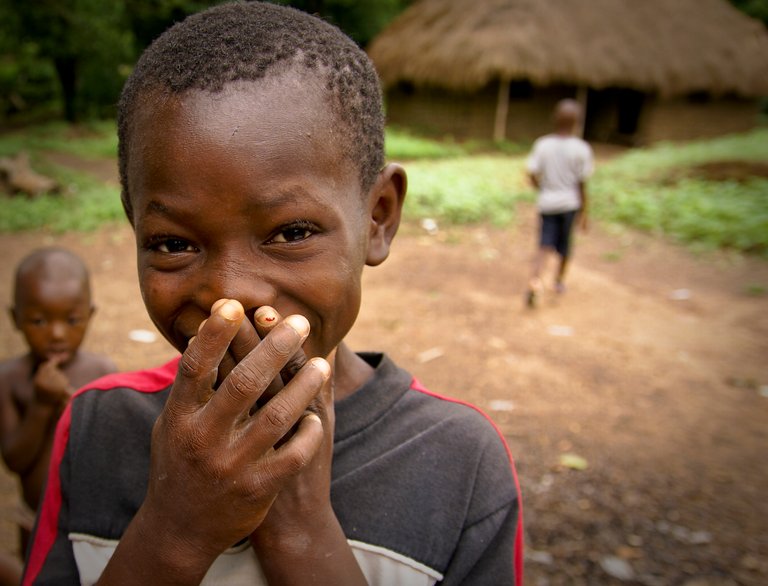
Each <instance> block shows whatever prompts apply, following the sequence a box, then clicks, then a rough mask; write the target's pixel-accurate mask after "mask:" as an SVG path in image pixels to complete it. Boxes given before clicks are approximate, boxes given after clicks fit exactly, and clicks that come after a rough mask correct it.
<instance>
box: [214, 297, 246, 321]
mask: <svg viewBox="0 0 768 586" xmlns="http://www.w3.org/2000/svg"><path fill="white" fill-rule="evenodd" d="M217 311H218V314H219V315H220V316H221V317H223V318H224V319H228V320H229V321H234V320H236V319H238V318H239V317H240V316H241V315H242V313H243V306H242V305H240V302H239V301H235V300H234V299H227V300H226V301H225V302H224V303H223V304H222V305H221V306H220V307H219V308H218V309H217Z"/></svg>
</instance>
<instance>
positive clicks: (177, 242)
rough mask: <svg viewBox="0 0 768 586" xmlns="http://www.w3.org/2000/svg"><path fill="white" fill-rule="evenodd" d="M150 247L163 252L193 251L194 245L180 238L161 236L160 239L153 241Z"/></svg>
mask: <svg viewBox="0 0 768 586" xmlns="http://www.w3.org/2000/svg"><path fill="white" fill-rule="evenodd" d="M151 248H152V249H153V250H156V251H157V252H165V253H169V254H174V253H179V252H194V251H195V247H194V246H192V245H191V244H190V243H189V242H187V241H186V240H182V239H181V238H163V239H162V240H158V241H157V242H155V243H154V244H153V245H152V246H151Z"/></svg>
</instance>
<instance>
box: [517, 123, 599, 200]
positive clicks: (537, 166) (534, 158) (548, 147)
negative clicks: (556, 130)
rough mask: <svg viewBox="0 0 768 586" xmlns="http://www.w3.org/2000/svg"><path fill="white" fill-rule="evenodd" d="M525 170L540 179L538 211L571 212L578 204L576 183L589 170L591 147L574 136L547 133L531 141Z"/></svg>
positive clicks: (586, 175) (588, 173)
mask: <svg viewBox="0 0 768 586" xmlns="http://www.w3.org/2000/svg"><path fill="white" fill-rule="evenodd" d="M526 166H527V168H528V172H529V173H531V174H532V175H535V176H536V177H537V178H538V181H539V199H538V202H537V205H538V208H539V211H540V212H541V213H543V214H559V213H562V212H571V211H574V210H578V209H579V208H580V207H581V199H580V197H579V183H582V182H583V181H586V179H587V178H588V177H589V176H590V175H591V174H592V170H593V168H594V161H593V155H592V148H591V147H590V146H589V144H587V143H586V142H585V141H583V140H582V139H580V138H578V137H576V136H563V135H559V134H548V135H546V136H542V137H541V138H539V139H537V140H536V142H534V143H533V149H532V150H531V154H530V156H529V157H528V161H527V165H526Z"/></svg>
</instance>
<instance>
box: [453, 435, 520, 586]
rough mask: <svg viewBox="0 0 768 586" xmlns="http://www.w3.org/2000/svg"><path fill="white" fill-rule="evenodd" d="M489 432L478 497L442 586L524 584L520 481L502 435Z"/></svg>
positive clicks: (477, 482)
mask: <svg viewBox="0 0 768 586" xmlns="http://www.w3.org/2000/svg"><path fill="white" fill-rule="evenodd" d="M494 427H495V426H494ZM497 434H498V435H497ZM491 435H492V436H494V437H492V439H491V438H490V437H489V441H488V442H487V443H486V445H485V446H484V448H483V455H482V457H481V459H480V462H479V465H478V468H477V476H476V479H475V490H474V493H475V497H474V499H473V502H472V504H471V505H470V510H469V511H468V515H467V520H466V525H465V527H464V529H463V531H462V533H461V537H460V540H459V542H458V544H457V546H456V549H455V553H454V556H453V559H452V560H451V563H450V565H449V567H448V568H447V569H446V572H445V577H444V579H443V581H442V582H441V584H442V585H443V586H447V585H453V584H455V585H461V586H486V585H487V586H492V585H493V586H501V585H509V586H515V585H516V586H520V585H521V584H522V583H523V582H522V571H523V519H522V502H521V498H520V486H519V483H518V480H517V474H516V472H515V467H514V462H513V461H512V456H511V454H510V451H509V448H508V447H507V444H506V442H505V440H504V438H503V437H502V436H501V434H500V433H498V431H496V433H495V434H494V432H491V433H490V434H489V436H491ZM492 504H493V507H492V508H489V507H490V506H491V505H492ZM481 511H482V513H481V514H480V516H479V517H478V514H479V513H480V512H481Z"/></svg>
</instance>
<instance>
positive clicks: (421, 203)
mask: <svg viewBox="0 0 768 586" xmlns="http://www.w3.org/2000/svg"><path fill="white" fill-rule="evenodd" d="M406 171H407V172H408V197H407V198H406V200H405V210H404V213H405V217H406V218H410V219H417V218H424V217H431V218H434V219H438V220H440V221H442V222H447V223H456V224H466V223H471V222H493V223H495V224H497V225H506V224H508V223H509V222H510V221H511V220H512V218H513V217H514V209H515V204H516V203H517V202H518V201H532V200H533V197H534V193H533V191H531V189H530V187H527V186H526V185H525V183H524V176H525V175H524V172H523V159H522V158H520V157H517V158H510V157H501V156H495V157H494V156H488V155H484V156H474V157H460V158H454V159H441V160H437V161H430V160H423V161H412V162H410V163H409V164H408V165H407V166H406Z"/></svg>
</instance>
